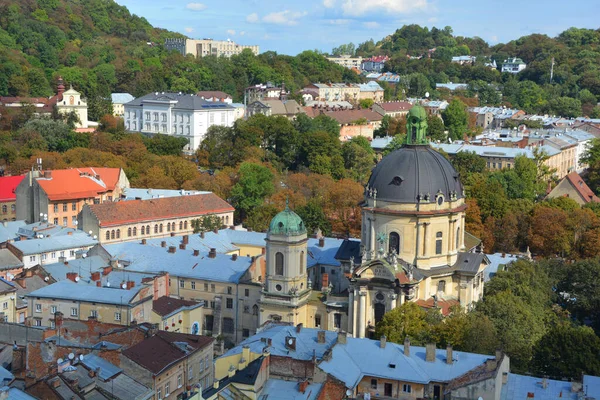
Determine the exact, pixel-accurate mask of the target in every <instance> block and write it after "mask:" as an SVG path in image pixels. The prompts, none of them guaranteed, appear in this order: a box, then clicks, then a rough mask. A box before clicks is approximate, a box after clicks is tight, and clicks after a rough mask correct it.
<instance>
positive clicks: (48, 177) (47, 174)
mask: <svg viewBox="0 0 600 400" xmlns="http://www.w3.org/2000/svg"><path fill="white" fill-rule="evenodd" d="M44 178H46V179H50V178H52V171H48V170H46V171H44Z"/></svg>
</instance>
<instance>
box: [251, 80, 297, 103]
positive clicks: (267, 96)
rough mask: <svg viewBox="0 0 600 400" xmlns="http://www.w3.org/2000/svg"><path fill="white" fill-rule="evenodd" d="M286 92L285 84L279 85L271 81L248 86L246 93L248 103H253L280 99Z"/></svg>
mask: <svg viewBox="0 0 600 400" xmlns="http://www.w3.org/2000/svg"><path fill="white" fill-rule="evenodd" d="M286 94H287V93H286V91H285V86H284V85H282V86H281V87H278V86H275V85H273V84H272V83H271V82H267V83H266V84H262V83H261V84H258V85H254V86H250V87H247V88H246V90H245V94H244V95H245V96H246V104H252V103H254V102H255V101H259V100H271V99H280V98H281V97H282V95H283V96H285V95H286Z"/></svg>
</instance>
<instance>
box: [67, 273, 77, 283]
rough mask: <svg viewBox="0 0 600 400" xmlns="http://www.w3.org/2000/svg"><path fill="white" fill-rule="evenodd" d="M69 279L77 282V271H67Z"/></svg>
mask: <svg viewBox="0 0 600 400" xmlns="http://www.w3.org/2000/svg"><path fill="white" fill-rule="evenodd" d="M67 279H69V280H71V281H73V282H77V272H67Z"/></svg>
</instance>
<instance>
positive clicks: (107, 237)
mask: <svg viewBox="0 0 600 400" xmlns="http://www.w3.org/2000/svg"><path fill="white" fill-rule="evenodd" d="M106 240H110V231H106Z"/></svg>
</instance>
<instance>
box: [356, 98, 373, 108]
mask: <svg viewBox="0 0 600 400" xmlns="http://www.w3.org/2000/svg"><path fill="white" fill-rule="evenodd" d="M358 103H359V104H360V106H361V107H362V108H371V107H373V104H375V101H374V100H373V99H361V100H360V101H359V102H358Z"/></svg>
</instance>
